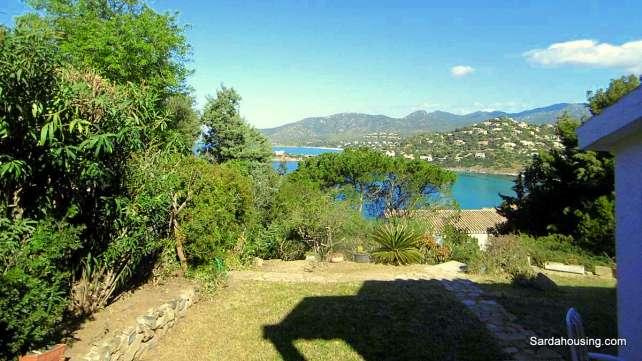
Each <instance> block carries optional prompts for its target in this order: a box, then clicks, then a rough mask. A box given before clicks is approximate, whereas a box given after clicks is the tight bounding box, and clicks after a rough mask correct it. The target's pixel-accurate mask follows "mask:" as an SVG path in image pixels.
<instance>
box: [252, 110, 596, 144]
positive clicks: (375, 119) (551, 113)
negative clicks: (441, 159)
mask: <svg viewBox="0 0 642 361" xmlns="http://www.w3.org/2000/svg"><path fill="white" fill-rule="evenodd" d="M563 112H568V113H570V114H571V115H573V116H575V117H578V118H580V119H581V118H585V117H588V116H590V113H589V111H588V109H587V108H586V105H585V104H581V103H559V104H553V105H549V106H546V107H541V108H535V109H529V110H525V111H522V112H518V113H508V112H503V111H490V112H488V111H477V112H474V113H469V114H463V115H458V114H453V113H449V112H444V111H439V110H437V111H433V112H426V111H425V110H418V111H415V112H412V113H410V114H408V115H406V116H405V117H403V118H393V117H388V116H385V115H372V114H363V113H339V114H333V115H330V116H325V117H311V118H305V119H302V120H299V121H297V122H294V123H289V124H285V125H282V126H279V127H275V128H269V129H261V132H262V133H263V134H265V135H266V136H267V137H268V138H269V139H270V140H271V141H272V144H275V145H295V146H306V145H307V146H333V145H335V146H336V145H338V144H341V143H343V142H346V141H350V140H354V139H359V138H361V137H363V136H364V135H367V134H371V133H375V132H387V133H396V134H398V135H400V136H408V135H413V134H418V133H426V132H446V131H452V130H455V129H458V128H462V127H465V126H469V125H472V124H474V123H478V122H481V121H484V120H487V119H492V118H497V117H502V116H506V117H510V118H513V119H515V120H517V121H523V122H526V123H529V124H534V125H541V124H550V123H554V122H555V119H556V118H557V117H558V116H559V115H560V114H562V113H563Z"/></svg>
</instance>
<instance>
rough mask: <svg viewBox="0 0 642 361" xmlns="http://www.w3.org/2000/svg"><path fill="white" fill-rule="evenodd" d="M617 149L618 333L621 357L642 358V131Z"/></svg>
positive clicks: (629, 360)
mask: <svg viewBox="0 0 642 361" xmlns="http://www.w3.org/2000/svg"><path fill="white" fill-rule="evenodd" d="M614 153H615V200H616V206H615V212H616V216H617V223H616V238H617V245H616V258H617V259H616V262H617V278H618V285H617V302H618V333H619V337H622V338H625V339H626V340H627V345H626V346H622V347H620V350H619V351H620V352H619V354H620V357H622V358H623V359H624V360H627V361H635V360H642V132H639V133H637V134H635V135H634V136H633V137H630V138H628V139H626V140H625V141H622V142H621V143H619V144H618V145H617V146H616V148H615V149H614Z"/></svg>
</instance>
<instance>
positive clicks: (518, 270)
mask: <svg viewBox="0 0 642 361" xmlns="http://www.w3.org/2000/svg"><path fill="white" fill-rule="evenodd" d="M469 266H470V267H469V269H471V270H472V271H473V272H479V273H491V274H507V275H509V276H510V277H511V278H513V279H516V278H519V277H521V276H522V275H526V276H528V275H529V274H530V273H531V270H530V266H529V264H528V250H527V248H526V247H525V246H524V245H522V244H521V243H520V240H519V238H517V237H515V236H502V237H494V238H491V239H490V240H489V242H488V244H487V245H486V250H485V251H483V252H482V253H481V255H480V257H479V258H478V259H477V260H476V261H475V262H473V263H472V264H471V265H469Z"/></svg>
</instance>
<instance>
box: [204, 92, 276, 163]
mask: <svg viewBox="0 0 642 361" xmlns="http://www.w3.org/2000/svg"><path fill="white" fill-rule="evenodd" d="M240 101H241V97H240V96H239V95H238V93H237V92H236V91H235V90H234V89H233V88H226V87H224V86H223V87H221V89H220V90H218V91H217V92H216V98H213V99H209V100H208V101H207V104H206V105H205V110H204V112H203V116H202V118H201V122H202V123H203V125H204V126H205V127H207V130H206V131H205V132H204V134H203V141H204V150H205V153H206V155H207V157H209V158H210V159H211V160H212V161H214V162H216V163H224V162H227V161H230V160H238V161H247V162H259V163H267V162H269V160H270V157H271V155H272V149H271V147H270V143H269V141H268V140H267V138H265V136H263V134H261V133H260V132H259V131H258V130H257V129H256V128H254V127H252V126H251V125H249V124H247V122H245V120H244V119H243V118H242V117H241V115H240V114H239V102H240Z"/></svg>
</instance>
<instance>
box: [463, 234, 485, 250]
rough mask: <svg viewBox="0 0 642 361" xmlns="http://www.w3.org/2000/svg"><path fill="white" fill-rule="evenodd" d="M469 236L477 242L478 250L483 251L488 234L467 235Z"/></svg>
mask: <svg viewBox="0 0 642 361" xmlns="http://www.w3.org/2000/svg"><path fill="white" fill-rule="evenodd" d="M468 235H469V236H471V237H473V238H474V239H476V240H477V245H478V246H479V248H480V249H482V250H485V249H486V244H487V243H488V233H469V234H468Z"/></svg>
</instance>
